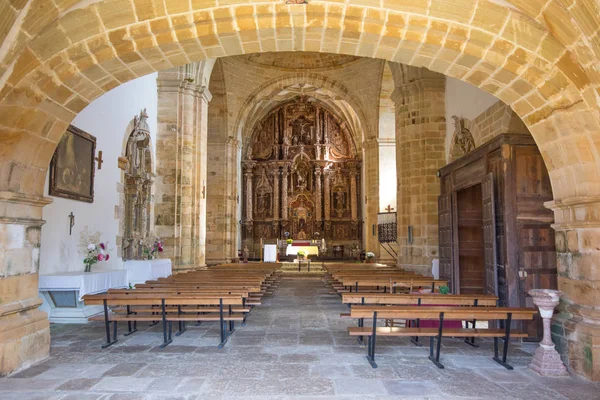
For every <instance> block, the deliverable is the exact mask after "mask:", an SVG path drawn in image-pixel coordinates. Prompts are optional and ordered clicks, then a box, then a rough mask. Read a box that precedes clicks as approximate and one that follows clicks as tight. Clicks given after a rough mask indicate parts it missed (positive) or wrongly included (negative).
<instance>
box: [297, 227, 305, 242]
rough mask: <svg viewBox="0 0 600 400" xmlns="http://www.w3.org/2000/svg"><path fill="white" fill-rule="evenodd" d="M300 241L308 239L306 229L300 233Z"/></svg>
mask: <svg viewBox="0 0 600 400" xmlns="http://www.w3.org/2000/svg"><path fill="white" fill-rule="evenodd" d="M298 239H299V240H304V239H306V232H304V229H302V230H301V231H300V232H298Z"/></svg>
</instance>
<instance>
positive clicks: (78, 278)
mask: <svg viewBox="0 0 600 400" xmlns="http://www.w3.org/2000/svg"><path fill="white" fill-rule="evenodd" d="M39 282H40V283H39V289H40V290H41V291H66V290H78V291H79V300H80V301H81V299H82V298H83V296H84V295H86V294H94V293H101V292H105V291H107V290H108V289H111V288H113V289H114V288H126V287H127V286H128V283H129V281H128V280H127V270H124V269H111V270H105V271H92V272H83V271H78V272H62V273H58V274H51V275H40V278H39Z"/></svg>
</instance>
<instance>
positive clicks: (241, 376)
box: [0, 276, 600, 400]
mask: <svg viewBox="0 0 600 400" xmlns="http://www.w3.org/2000/svg"><path fill="white" fill-rule="evenodd" d="M346 310H347V308H346V307H345V306H344V305H342V304H341V302H340V299H339V297H338V296H337V295H331V294H329V293H328V290H327V289H326V288H325V287H324V285H323V283H322V282H321V280H320V279H318V278H308V277H301V276H297V277H286V278H284V280H283V281H282V282H281V284H280V286H279V288H278V290H277V291H276V292H275V295H274V296H273V297H271V298H267V299H265V301H264V302H263V304H262V305H261V306H259V307H257V308H256V309H254V310H253V312H252V313H251V315H250V316H249V317H248V321H247V325H246V326H244V327H238V329H237V331H236V332H235V333H234V334H233V336H232V337H231V339H230V341H229V342H228V343H227V345H226V346H225V348H223V349H221V350H219V349H217V347H216V346H215V340H216V337H217V336H218V334H219V332H218V327H217V326H216V325H215V324H203V325H201V326H199V327H194V326H190V327H189V328H188V331H187V332H186V333H184V334H183V335H182V336H181V337H177V338H175V340H174V341H173V344H171V345H170V346H168V347H167V348H165V349H163V350H161V349H159V348H158V345H159V344H160V343H161V335H162V332H161V331H160V328H159V327H152V328H146V330H145V331H143V332H142V331H140V332H138V333H136V334H134V335H132V336H130V337H128V338H125V337H123V336H122V335H119V343H118V344H117V345H115V346H114V347H112V348H110V349H107V350H101V349H100V345H101V344H102V342H103V335H104V331H103V330H104V327H103V325H101V324H88V325H57V324H53V325H52V351H51V354H52V355H51V357H50V358H49V359H48V360H46V361H45V362H43V363H41V364H38V365H35V366H33V367H30V368H29V369H26V370H24V371H23V372H21V373H18V374H16V375H13V376H12V377H10V378H2V379H0V399H19V400H26V399H52V400H56V399H61V400H64V399H78V400H79V399H84V400H87V399H93V400H98V399H103V400H117V399H128V400H137V399H144V400H145V399H173V400H174V399H182V400H183V399H185V400H192V399H203V400H204V399H236V398H240V399H241V398H244V399H267V398H268V399H296V398H298V399H308V398H311V399H313V398H316V399H333V398H336V399H355V398H360V399H387V398H399V397H411V398H424V397H427V398H440V399H441V398H448V397H452V398H462V397H465V398H466V397H469V398H493V399H500V398H507V399H508V398H511V399H512V398H523V399H526V398H532V397H535V398H537V399H565V398H569V399H571V398H572V399H593V398H595V397H594V396H596V395H597V393H598V391H599V390H600V386H599V385H597V384H594V383H590V382H588V381H583V380H581V379H576V378H560V379H542V378H539V377H536V376H535V375H534V374H533V373H531V372H529V371H528V369H527V368H526V365H527V364H528V363H529V361H530V359H531V355H530V352H531V349H534V348H535V346H531V345H528V346H524V347H522V348H519V346H514V347H513V354H512V355H511V361H512V362H513V365H515V371H505V370H503V369H501V368H498V365H497V364H495V363H494V362H493V361H492V360H491V359H490V357H489V354H490V351H489V346H490V343H489V342H488V343H485V344H483V345H482V346H481V348H480V349H474V348H470V347H469V348H467V346H465V345H464V344H462V343H461V342H460V341H458V340H448V341H446V342H445V343H444V347H445V349H444V353H443V354H444V356H443V358H444V361H445V364H446V369H445V370H438V369H437V368H436V367H435V366H433V365H432V364H431V362H429V361H428V360H427V358H426V353H427V349H425V348H417V347H414V346H413V345H412V344H410V343H409V342H408V341H404V340H398V339H388V338H381V339H380V340H379V341H378V343H379V346H378V354H377V357H378V359H377V362H378V364H379V368H377V369H372V368H371V367H370V365H369V364H368V362H367V360H366V358H365V349H364V348H361V347H360V346H359V345H358V344H357V342H356V340H355V339H353V338H350V337H349V336H348V334H347V327H348V326H349V324H350V323H351V322H350V321H348V320H342V319H340V317H339V314H340V313H341V312H344V311H346ZM123 331H124V330H123V328H122V327H120V332H123Z"/></svg>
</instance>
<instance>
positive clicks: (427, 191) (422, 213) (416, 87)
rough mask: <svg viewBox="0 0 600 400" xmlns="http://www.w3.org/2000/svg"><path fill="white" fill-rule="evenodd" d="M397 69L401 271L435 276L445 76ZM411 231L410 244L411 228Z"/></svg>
mask: <svg viewBox="0 0 600 400" xmlns="http://www.w3.org/2000/svg"><path fill="white" fill-rule="evenodd" d="M390 67H391V68H392V69H396V73H395V74H394V76H395V77H396V78H397V80H396V82H395V84H396V89H395V90H394V93H393V94H392V99H393V100H394V103H395V108H396V171H397V180H398V183H397V184H398V188H397V191H398V192H397V204H398V205H397V211H398V243H399V249H400V251H399V253H398V266H400V267H402V268H405V269H409V270H412V271H415V272H418V273H422V274H426V275H431V265H432V261H433V259H435V258H438V257H439V255H438V216H437V198H438V196H439V193H440V183H439V180H438V179H437V177H436V173H437V170H438V169H440V168H441V167H442V166H444V165H445V163H446V162H445V156H444V148H445V147H444V146H445V141H446V117H445V115H446V106H445V86H446V78H445V76H443V75H441V74H438V73H435V72H431V71H429V70H427V69H425V68H417V67H410V66H407V65H403V64H395V63H391V64H390ZM409 226H412V232H413V235H412V236H413V238H412V242H411V243H409V242H408V227H409Z"/></svg>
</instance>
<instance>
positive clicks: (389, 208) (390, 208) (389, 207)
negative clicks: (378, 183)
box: [385, 204, 394, 212]
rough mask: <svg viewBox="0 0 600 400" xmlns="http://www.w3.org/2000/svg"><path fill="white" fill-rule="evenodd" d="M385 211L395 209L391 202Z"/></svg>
mask: <svg viewBox="0 0 600 400" xmlns="http://www.w3.org/2000/svg"><path fill="white" fill-rule="evenodd" d="M385 211H387V212H392V211H394V207H392V205H391V204H388V206H387V207H386V208H385Z"/></svg>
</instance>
